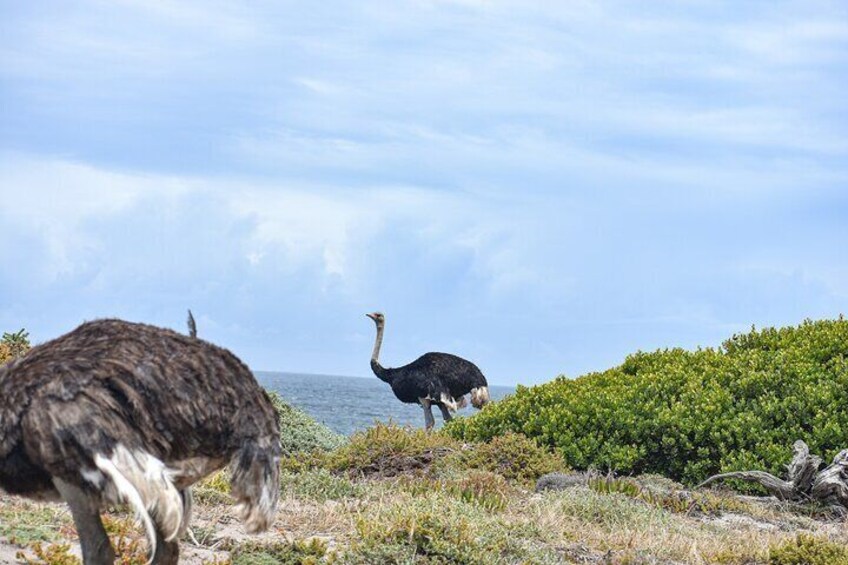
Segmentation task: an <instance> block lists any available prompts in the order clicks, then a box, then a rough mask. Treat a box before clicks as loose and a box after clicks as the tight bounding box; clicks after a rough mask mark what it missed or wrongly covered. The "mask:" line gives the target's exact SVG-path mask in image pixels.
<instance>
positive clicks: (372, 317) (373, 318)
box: [365, 314, 377, 322]
mask: <svg viewBox="0 0 848 565" xmlns="http://www.w3.org/2000/svg"><path fill="white" fill-rule="evenodd" d="M365 315H366V316H368V317H369V318H371V319H372V320H374V321H375V322H376V321H377V319H376V318H375V317H374V314H365Z"/></svg>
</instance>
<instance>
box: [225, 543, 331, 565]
mask: <svg viewBox="0 0 848 565" xmlns="http://www.w3.org/2000/svg"><path fill="white" fill-rule="evenodd" d="M231 556H232V557H231V559H232V565H318V564H321V563H331V562H332V561H333V559H332V555H331V554H328V552H327V544H326V543H325V542H323V541H321V540H320V539H317V538H312V539H308V540H296V541H293V542H290V543H289V542H278V543H272V544H266V545H263V544H260V543H254V542H248V543H244V544H241V545H239V546H236V547H235V548H234V549H233V550H232V552H231Z"/></svg>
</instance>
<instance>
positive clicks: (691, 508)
mask: <svg viewBox="0 0 848 565" xmlns="http://www.w3.org/2000/svg"><path fill="white" fill-rule="evenodd" d="M587 485H588V487H589V488H590V489H592V490H593V491H595V492H597V493H600V494H622V495H624V496H629V497H630V498H635V499H638V500H641V501H643V502H645V503H646V504H649V505H651V506H654V507H655V508H659V509H662V510H667V511H669V512H675V513H679V514H682V513H687V514H704V515H718V514H722V513H723V512H744V511H746V510H748V509H749V508H748V506H747V505H746V504H745V503H744V502H741V501H739V500H737V499H735V498H732V497H721V496H717V495H715V494H712V493H710V492H688V491H672V490H655V489H651V488H646V487H645V486H643V485H641V484H640V483H639V482H638V481H637V480H636V479H630V478H616V477H612V476H609V475H608V476H603V477H602V476H595V477H590V478H589V480H588V481H587Z"/></svg>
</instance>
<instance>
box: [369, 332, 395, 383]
mask: <svg viewBox="0 0 848 565" xmlns="http://www.w3.org/2000/svg"><path fill="white" fill-rule="evenodd" d="M382 345H383V324H377V338H376V339H375V340H374V351H373V352H372V353H371V370H372V371H374V374H375V375H377V378H379V379H380V380H381V381H385V382H387V383H390V382H391V378H390V377H389V374H388V371H386V369H384V368H383V366H382V365H380V361H379V358H380V347H381V346H382Z"/></svg>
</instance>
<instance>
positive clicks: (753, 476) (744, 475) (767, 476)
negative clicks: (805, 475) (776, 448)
mask: <svg viewBox="0 0 848 565" xmlns="http://www.w3.org/2000/svg"><path fill="white" fill-rule="evenodd" d="M723 479H739V480H742V481H747V482H749V483H757V484H759V485H761V486H762V487H764V488H765V489H766V490H767V491H769V494H772V495H774V496H776V497H777V498H779V499H780V500H793V499H794V492H795V488H794V485H793V484H792V483H789V482H786V481H781V480H780V479H778V478H777V477H775V476H774V475H772V474H771V473H766V472H765V471H736V472H733V473H720V474H718V475H713V476H712V477H710V478H709V479H707V480H706V481H704V482H702V483H701V484H699V485H698V486H696V487H695V488H696V489H699V488H701V487H705V486H707V485H708V484H710V483H713V482H715V481H719V480H723Z"/></svg>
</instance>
